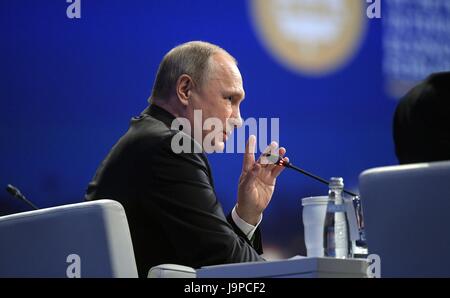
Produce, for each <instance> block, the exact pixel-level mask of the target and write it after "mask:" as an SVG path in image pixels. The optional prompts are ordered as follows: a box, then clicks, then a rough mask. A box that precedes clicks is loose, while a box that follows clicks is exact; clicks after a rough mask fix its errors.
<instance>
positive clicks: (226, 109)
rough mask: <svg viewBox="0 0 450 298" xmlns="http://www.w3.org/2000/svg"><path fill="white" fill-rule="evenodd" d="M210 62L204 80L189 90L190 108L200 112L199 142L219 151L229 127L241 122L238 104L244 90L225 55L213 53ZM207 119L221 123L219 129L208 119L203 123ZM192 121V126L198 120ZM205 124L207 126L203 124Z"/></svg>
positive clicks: (239, 74) (231, 61) (236, 72)
mask: <svg viewBox="0 0 450 298" xmlns="http://www.w3.org/2000/svg"><path fill="white" fill-rule="evenodd" d="M210 63H211V64H210V71H209V73H208V75H207V78H206V80H205V82H204V83H203V85H202V86H199V87H197V88H195V89H194V90H193V94H192V101H191V104H192V107H193V109H194V110H201V111H202V121H201V122H202V123H201V125H202V126H203V128H204V129H203V135H202V141H203V144H205V143H207V144H211V145H213V146H214V147H215V148H216V149H218V150H223V148H224V142H225V141H226V139H227V138H228V136H229V135H230V134H231V132H232V130H233V129H234V128H235V127H239V126H241V125H242V119H241V115H240V111H239V106H240V104H241V102H242V100H243V99H244V96H245V93H244V88H243V84H242V76H241V73H240V72H239V69H238V67H237V65H236V63H235V62H234V61H233V60H232V59H231V58H230V57H229V56H227V55H226V54H222V53H219V54H215V55H214V56H212V57H211V61H210ZM211 118H215V119H217V120H216V121H218V122H220V123H221V126H222V128H221V129H220V130H218V129H217V128H216V127H215V125H213V126H209V125H208V122H205V121H207V120H208V119H211ZM195 120H196V121H195V122H196V123H194V125H199V123H197V122H199V121H197V119H195ZM205 123H206V126H207V127H204V124H205ZM209 123H211V122H209ZM216 123H217V122H216ZM206 136H208V139H207V140H205V137H206Z"/></svg>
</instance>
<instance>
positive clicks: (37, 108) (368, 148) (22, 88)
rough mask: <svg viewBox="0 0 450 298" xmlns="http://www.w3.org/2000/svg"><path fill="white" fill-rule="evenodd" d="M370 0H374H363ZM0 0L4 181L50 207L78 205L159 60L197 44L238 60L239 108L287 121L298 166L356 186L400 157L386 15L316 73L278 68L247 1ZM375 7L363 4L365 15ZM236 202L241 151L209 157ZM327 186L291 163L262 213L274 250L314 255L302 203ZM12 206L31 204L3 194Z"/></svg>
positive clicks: (7, 208) (221, 187)
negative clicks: (328, 68)
mask: <svg viewBox="0 0 450 298" xmlns="http://www.w3.org/2000/svg"><path fill="white" fill-rule="evenodd" d="M364 2H365V1H364ZM67 6H68V4H67V3H66V1H64V0H52V1H49V0H48V1H47V0H40V1H36V0H14V1H13V0H1V1H0V32H1V40H0V61H1V66H0V69H1V72H0V76H1V77H0V100H1V109H2V113H1V117H0V134H1V147H0V156H1V158H2V160H1V167H0V186H1V187H2V188H3V187H4V186H5V185H6V184H7V183H11V184H14V185H16V186H18V187H19V188H20V189H21V190H22V191H23V193H24V194H25V195H26V196H27V197H28V198H29V199H31V200H32V201H33V202H35V204H37V205H38V206H40V207H50V206H56V205H62V204H67V203H72V202H80V201H82V199H83V195H84V191H85V189H86V186H87V184H88V182H89V181H90V179H91V178H92V176H93V175H94V173H95V170H96V168H97V167H98V165H99V163H100V162H101V161H102V159H103V158H104V157H105V156H106V154H107V153H108V151H109V149H110V148H111V147H112V146H113V145H114V143H115V142H116V141H117V140H118V138H119V137H120V136H121V135H122V134H124V133H125V132H126V130H127V128H128V123H129V120H130V118H131V117H132V116H135V115H138V114H139V113H140V112H141V111H142V110H143V109H144V108H145V107H146V105H147V101H146V100H147V97H148V96H149V95H150V91H151V87H152V84H153V79H154V75H155V73H156V70H157V67H158V64H159V62H160V60H161V58H162V56H163V55H164V54H165V53H166V52H167V51H168V50H170V49H171V48H172V47H174V46H176V45H178V44H180V43H183V42H186V41H190V40H205V41H209V42H212V43H216V44H218V45H220V46H222V47H223V48H225V49H227V50H228V51H229V52H230V53H231V54H232V55H234V56H235V57H236V58H237V59H238V61H239V67H240V70H241V72H242V75H243V77H244V87H245V90H246V93H247V95H246V101H245V103H244V104H243V106H242V116H243V117H244V118H248V117H255V118H260V117H268V118H271V117H278V118H280V142H281V145H282V146H285V147H286V148H287V150H288V156H289V157H290V159H291V161H292V162H293V163H294V164H296V165H298V166H300V167H302V168H304V169H307V170H309V171H311V172H314V173H316V174H318V175H320V176H323V177H325V178H329V177H331V176H342V177H343V178H344V182H345V183H346V185H347V186H348V188H349V189H353V190H356V189H357V181H358V175H359V173H360V172H361V171H363V170H364V169H367V168H371V167H375V166H382V165H390V164H396V159H395V155H394V147H393V142H392V137H391V121H392V115H393V111H394V108H395V105H396V101H395V100H394V99H392V98H388V97H387V96H386V95H385V93H384V86H383V84H384V83H383V75H382V42H381V37H382V36H381V34H382V28H381V21H380V20H376V19H374V20H369V19H367V29H366V32H365V35H364V36H363V38H362V41H361V45H360V47H359V48H358V50H357V51H356V53H355V55H354V56H353V57H351V59H350V60H349V62H348V63H347V64H345V65H344V66H343V67H341V68H340V69H339V70H338V71H336V72H334V73H332V74H329V75H326V76H322V77H315V78H312V77H307V76H306V75H302V74H300V73H296V72H293V71H291V70H290V69H287V68H285V67H284V66H283V65H281V64H279V63H278V62H277V60H276V59H275V58H274V57H273V56H272V55H271V54H270V52H269V51H268V50H267V49H266V48H265V47H264V45H263V43H262V41H261V40H260V39H259V37H258V35H257V33H256V30H255V27H254V25H253V22H252V19H251V12H250V6H249V3H248V2H247V1H242V0H227V1H207V0H195V1H193V0H191V1H176V0H165V1H148V0H147V1H144V0H141V1H117V0H116V1H114V0H96V1H86V0H83V1H82V7H81V11H82V18H81V19H78V20H77V19H68V18H67V16H66V8H67ZM362 13H364V12H362ZM209 158H210V161H211V163H212V168H213V173H214V178H215V182H216V190H217V193H218V195H219V198H220V200H221V202H222V203H223V206H224V209H225V211H229V210H230V209H231V208H232V207H233V205H234V203H235V198H236V191H237V181H238V177H239V174H240V170H241V163H242V155H240V154H216V155H210V156H209ZM326 192H327V189H326V187H325V186H322V185H320V184H318V183H317V182H315V181H313V180H310V179H309V178H307V177H304V176H301V175H299V174H297V173H295V172H291V171H289V170H287V171H285V172H284V173H283V174H282V176H280V178H279V179H278V185H277V189H276V192H275V194H274V197H273V200H272V203H271V205H270V206H269V208H268V209H267V210H266V212H265V214H264V221H263V224H262V227H263V237H264V240H265V242H264V243H265V246H266V247H274V248H278V249H281V251H282V252H283V253H285V254H287V255H293V254H299V253H300V254H302V253H304V244H303V238H302V234H303V232H302V229H303V228H302V226H301V217H300V215H301V204H300V198H302V197H304V196H310V195H322V194H326ZM0 207H1V209H0V212H1V213H2V214H7V213H13V212H18V211H23V210H27V207H26V206H25V205H24V204H22V203H21V202H16V201H14V200H13V199H11V198H10V197H8V195H7V194H6V192H4V191H1V193H0Z"/></svg>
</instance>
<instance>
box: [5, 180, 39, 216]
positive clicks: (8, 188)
mask: <svg viewBox="0 0 450 298" xmlns="http://www.w3.org/2000/svg"><path fill="white" fill-rule="evenodd" d="M6 191H7V192H8V193H9V194H10V195H12V196H13V197H15V198H17V199H19V200H21V201H23V202H25V203H26V204H27V205H28V206H30V207H31V208H33V209H34V210H37V209H39V208H38V207H36V205H34V204H33V203H31V202H30V201H29V200H28V199H27V198H25V196H24V195H23V194H22V193H21V192H20V190H19V189H18V188H17V187H15V186H13V185H11V184H8V185H7V186H6Z"/></svg>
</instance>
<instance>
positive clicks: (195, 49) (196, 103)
mask: <svg viewBox="0 0 450 298" xmlns="http://www.w3.org/2000/svg"><path fill="white" fill-rule="evenodd" d="M243 99H244V89H243V85H242V77H241V74H240V72H239V69H238V68H237V63H236V60H235V59H234V58H233V57H232V56H231V55H230V54H229V53H227V52H226V51H225V50H223V49H221V48H219V47H218V46H215V45H212V44H209V43H205V42H189V43H186V44H183V45H180V46H178V47H176V48H174V49H172V50H171V51H170V52H169V53H167V54H166V56H165V57H164V59H163V60H162V62H161V64H160V66H159V69H158V73H157V75H156V79H155V83H154V86H153V91H152V95H151V97H150V99H149V102H150V105H149V107H148V108H147V109H146V110H145V111H144V112H142V114H141V115H140V116H139V117H135V118H133V119H132V120H131V125H130V128H129V130H128V131H127V133H126V134H125V135H124V136H123V137H122V138H121V139H120V140H119V141H118V143H117V144H116V145H115V146H114V147H113V148H112V150H111V151H110V153H109V154H108V156H107V157H106V159H105V160H104V161H103V162H102V164H101V165H100V167H99V168H98V170H97V172H96V175H95V177H94V179H93V181H92V182H91V183H90V184H89V186H88V190H87V194H86V199H87V200H95V199H102V198H109V199H114V200H117V201H119V202H120V203H121V204H122V205H123V206H124V208H125V211H126V214H127V218H128V222H129V226H130V231H131V236H132V241H133V246H134V251H135V256H136V261H137V266H138V271H139V276H140V277H146V276H147V273H148V270H149V269H150V268H151V267H152V266H155V265H159V264H164V263H174V264H182V265H186V266H191V267H194V268H198V267H201V266H205V265H213V264H224V263H237V262H249V261H261V260H263V259H262V258H261V257H260V254H262V244H261V233H260V230H259V228H258V225H259V223H260V221H261V219H262V213H263V211H264V209H265V208H266V207H267V205H268V204H269V202H270V199H271V197H272V194H273V191H274V188H275V181H276V178H277V176H278V175H279V174H280V173H281V171H282V170H283V167H281V166H278V165H274V164H262V163H260V162H259V160H256V161H255V156H254V150H255V145H256V138H255V137H254V136H250V138H249V140H248V142H247V146H246V152H245V154H244V161H243V169H242V174H241V177H240V179H239V186H238V198H237V204H236V206H235V208H233V210H232V212H231V213H230V214H229V215H228V216H227V217H225V215H224V213H223V210H222V207H221V205H220V203H219V201H218V200H217V198H216V194H215V191H214V184H213V181H212V175H211V169H210V166H209V163H208V160H207V157H206V155H205V154H204V151H205V146H207V145H208V144H207V142H205V140H206V137H207V136H208V135H209V137H210V138H209V140H211V144H210V145H211V146H212V147H213V148H215V149H217V150H221V149H223V148H224V143H223V142H224V141H225V140H226V138H227V137H228V136H229V134H230V133H231V130H232V129H233V128H234V127H236V126H239V125H241V123H242V119H241V116H240V112H239V106H240V104H241V102H242V100H243ZM198 111H201V119H196V115H199V114H198V113H197V112H198ZM175 118H179V119H184V120H186V121H187V122H184V123H185V124H187V125H185V126H190V127H193V128H194V130H195V128H198V127H199V125H201V126H200V127H201V128H202V131H201V134H200V137H198V136H194V134H193V133H191V134H190V133H189V130H185V127H183V129H182V130H183V131H184V132H187V133H184V132H181V131H180V130H178V129H174V128H173V127H174V126H173V123H177V122H173V121H174V119H175ZM197 118H198V117H197ZM207 119H215V120H216V121H218V122H219V124H221V125H222V126H221V127H222V128H223V129H220V130H217V127H214V130H213V129H209V130H208V129H203V128H204V126H203V124H204V123H205V121H206V120H207ZM195 120H197V121H195ZM198 122H200V123H198ZM178 123H179V122H178ZM216 123H217V122H216ZM216 126H217V125H216ZM219 126H220V125H219ZM175 127H176V126H175ZM180 135H181V136H182V137H183V141H186V140H187V141H188V142H189V147H190V148H192V149H193V150H192V151H190V152H181V153H180V151H179V148H178V146H179V143H178V141H177V142H174V138H175V137H177V136H178V137H179V136H180ZM211 136H212V138H211ZM211 146H209V147H211ZM271 150H275V152H277V154H279V155H280V156H284V154H285V153H286V150H285V149H284V148H278V144H276V143H272V144H271ZM283 158H284V159H285V160H287V158H286V157H283Z"/></svg>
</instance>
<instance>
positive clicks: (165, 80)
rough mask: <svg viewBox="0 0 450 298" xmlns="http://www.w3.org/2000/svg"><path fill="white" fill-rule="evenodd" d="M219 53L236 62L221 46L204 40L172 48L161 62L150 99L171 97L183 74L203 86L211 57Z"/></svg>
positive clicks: (209, 67)
mask: <svg viewBox="0 0 450 298" xmlns="http://www.w3.org/2000/svg"><path fill="white" fill-rule="evenodd" d="M217 53H225V54H226V55H228V56H229V57H230V58H232V59H233V60H234V61H235V62H236V59H235V58H234V57H233V56H231V55H230V54H229V53H228V52H227V51H225V50H224V49H222V48H221V47H219V46H217V45H214V44H211V43H208V42H204V41H191V42H187V43H184V44H181V45H179V46H177V47H175V48H173V49H172V50H170V51H169V52H168V53H167V54H166V55H165V56H164V58H163V60H162V61H161V63H160V64H159V68H158V72H157V74H156V78H155V83H154V84H153V90H152V95H151V97H150V98H149V100H148V101H149V102H150V100H151V99H152V98H160V99H162V98H167V97H169V96H170V94H171V93H172V92H173V91H174V89H175V86H176V83H177V80H178V78H179V77H180V76H181V75H183V74H187V75H189V76H190V77H191V78H192V79H193V80H194V82H195V83H197V84H198V85H199V86H202V85H203V83H205V81H206V79H207V77H208V75H209V72H210V70H211V65H210V58H211V57H212V56H213V55H214V54H217ZM236 64H237V62H236Z"/></svg>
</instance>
